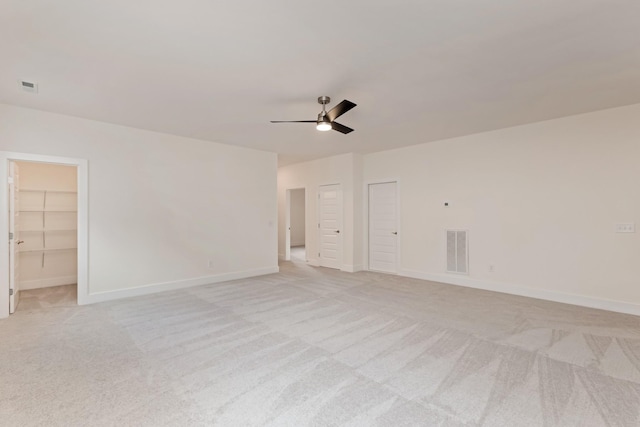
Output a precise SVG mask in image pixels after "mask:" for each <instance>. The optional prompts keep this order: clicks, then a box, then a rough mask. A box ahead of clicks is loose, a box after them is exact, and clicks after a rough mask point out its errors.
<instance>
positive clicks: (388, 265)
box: [369, 182, 398, 273]
mask: <svg viewBox="0 0 640 427" xmlns="http://www.w3.org/2000/svg"><path fill="white" fill-rule="evenodd" d="M369 269H370V270H375V271H381V272H384V273H396V272H397V271H398V198H397V183H395V182H385V183H382V184H370V185H369Z"/></svg>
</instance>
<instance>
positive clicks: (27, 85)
mask: <svg viewBox="0 0 640 427" xmlns="http://www.w3.org/2000/svg"><path fill="white" fill-rule="evenodd" d="M20 87H21V88H22V90H24V91H25V92H30V93H38V83H35V82H29V81H26V80H20Z"/></svg>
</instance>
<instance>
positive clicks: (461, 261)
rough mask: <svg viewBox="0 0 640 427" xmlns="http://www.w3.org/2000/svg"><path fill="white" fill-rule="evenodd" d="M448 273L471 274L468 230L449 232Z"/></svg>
mask: <svg viewBox="0 0 640 427" xmlns="http://www.w3.org/2000/svg"><path fill="white" fill-rule="evenodd" d="M447 273H462V274H469V240H468V232H467V230H447Z"/></svg>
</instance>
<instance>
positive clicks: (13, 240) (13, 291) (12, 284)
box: [9, 162, 21, 314]
mask: <svg viewBox="0 0 640 427" xmlns="http://www.w3.org/2000/svg"><path fill="white" fill-rule="evenodd" d="M19 180H20V174H19V173H18V165H17V164H16V163H15V162H10V163H9V236H10V238H9V313H10V314H11V313H14V312H15V311H16V307H18V303H19V302H20V300H19V298H20V289H19V288H18V283H19V279H20V278H19V272H20V265H19V261H20V256H19V255H20V254H19V253H18V245H19V244H20V243H21V241H20V227H19V224H20V221H19V218H18V215H20V207H19V195H20V191H19V189H20V185H19Z"/></svg>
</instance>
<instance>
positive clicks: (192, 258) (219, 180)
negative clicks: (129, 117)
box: [0, 104, 277, 301]
mask: <svg viewBox="0 0 640 427" xmlns="http://www.w3.org/2000/svg"><path fill="white" fill-rule="evenodd" d="M0 150H4V151H13V152H24V153H36V154H45V155H52V156H65V157H72V158H83V159H88V164H89V292H90V294H91V295H93V296H94V298H93V299H92V300H93V301H96V300H100V299H109V298H112V297H120V296H127V295H131V294H136V293H146V292H151V291H153V290H155V289H160V288H153V287H151V288H141V287H147V286H152V285H162V286H161V288H162V289H167V288H171V287H180V286H183V285H184V286H186V285H187V284H196V283H206V282H212V281H216V280H221V279H224V278H232V277H241V276H248V275H255V274H262V273H266V272H273V271H277V252H276V248H277V243H276V241H277V229H276V221H277V205H276V194H277V187H276V173H277V172H276V171H277V159H276V154H274V153H267V152H262V151H257V150H251V149H245V148H238V147H232V146H228V145H222V144H216V143H212V142H207V141H199V140H194V139H189V138H183V137H178V136H173V135H167V134H161V133H155V132H149V131H144V130H140V129H134V128H128V127H123V126H116V125H111V124H107V123H101V122H96V121H90V120H84V119H79V118H75V117H69V116H64V115H58V114H51V113H45V112H41V111H36V110H31V109H25V108H18V107H13V106H9V105H2V104H0ZM209 260H212V262H213V267H212V268H208V261H209ZM132 288H135V289H137V290H135V291H132V292H115V291H121V290H126V289H132ZM105 293H108V294H105Z"/></svg>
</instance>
